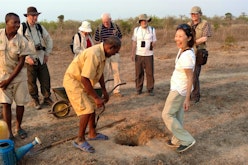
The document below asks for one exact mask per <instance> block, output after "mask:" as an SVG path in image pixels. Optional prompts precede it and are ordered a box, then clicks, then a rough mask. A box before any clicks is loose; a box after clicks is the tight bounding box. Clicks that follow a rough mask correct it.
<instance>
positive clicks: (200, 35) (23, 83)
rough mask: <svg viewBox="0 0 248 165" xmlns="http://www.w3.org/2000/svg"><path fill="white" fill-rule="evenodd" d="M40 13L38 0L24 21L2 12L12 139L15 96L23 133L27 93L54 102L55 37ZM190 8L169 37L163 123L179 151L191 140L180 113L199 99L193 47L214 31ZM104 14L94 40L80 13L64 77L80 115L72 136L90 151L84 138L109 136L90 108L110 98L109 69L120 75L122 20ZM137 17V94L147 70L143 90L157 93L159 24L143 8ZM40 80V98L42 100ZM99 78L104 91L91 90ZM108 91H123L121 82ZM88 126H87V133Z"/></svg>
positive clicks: (1, 88)
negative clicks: (171, 63) (171, 52)
mask: <svg viewBox="0 0 248 165" xmlns="http://www.w3.org/2000/svg"><path fill="white" fill-rule="evenodd" d="M39 14H41V13H40V12H38V11H37V9H36V8H35V7H29V8H28V9H27V13H26V14H24V16H25V17H27V20H26V22H25V23H22V24H21V23H20V18H19V16H18V15H17V14H15V13H8V14H7V15H6V17H5V23H6V27H5V29H1V30H0V40H1V42H0V56H1V57H0V102H1V104H2V105H3V119H4V120H5V121H6V123H7V125H8V130H9V133H10V136H9V138H10V139H13V138H14V136H13V133H12V129H11V128H12V127H11V105H12V103H13V101H14V102H15V103H16V131H17V134H18V135H19V136H20V137H21V138H26V137H27V132H26V131H25V130H24V129H23V128H22V127H21V123H22V118H23V114H24V109H25V108H24V106H25V104H26V103H27V102H28V101H29V95H30V96H31V97H32V99H33V102H34V106H35V108H36V109H41V108H42V105H44V104H48V105H52V104H53V101H52V99H51V97H50V96H51V92H50V88H51V86H50V75H49V70H48V67H47V62H48V58H49V54H50V53H51V51H52V48H53V41H52V39H51V37H50V35H49V33H48V32H47V30H46V29H45V28H44V27H43V26H42V25H40V24H38V23H37V19H38V16H39ZM190 14H191V18H192V20H191V21H190V22H188V23H187V24H180V25H179V26H178V27H177V28H176V34H175V38H174V39H175V42H176V45H177V47H178V48H179V51H178V53H177V57H176V59H175V70H174V71H173V74H172V77H171V85H170V92H169V94H168V96H167V99H166V102H165V106H164V109H163V112H162V118H163V120H164V123H165V125H166V127H167V128H168V129H169V130H170V131H171V132H172V134H173V136H172V138H171V139H170V140H169V141H168V142H167V145H168V146H170V147H176V148H177V151H178V152H183V151H185V150H187V149H188V148H190V147H191V146H193V145H194V144H195V139H194V138H193V137H192V135H191V134H190V133H189V132H188V131H187V130H185V129H184V128H183V115H184V111H188V110H189V107H190V101H191V100H194V101H195V102H199V100H200V88H199V75H200V71H201V65H198V64H197V63H196V58H197V52H198V50H200V49H203V48H204V49H205V48H206V42H207V38H208V37H210V36H211V30H210V25H209V24H208V22H207V21H206V20H203V19H201V15H202V11H201V8H200V7H198V6H195V7H193V8H192V9H191V13H190ZM101 19H102V24H101V25H99V26H98V27H97V29H96V31H95V35H94V36H95V38H94V40H93V38H92V36H91V32H92V29H91V25H90V23H89V22H88V21H83V22H82V24H81V26H80V27H79V28H78V29H79V32H78V33H77V34H75V36H74V44H73V45H74V46H73V51H74V52H75V55H74V59H73V60H72V62H71V63H70V65H69V66H68V68H67V70H66V72H65V75H64V78H63V86H64V88H65V90H66V94H67V96H68V98H69V101H70V103H71V105H72V107H73V109H74V111H75V113H76V114H77V116H78V117H79V130H78V138H77V139H76V140H75V141H74V142H73V146H74V147H76V148H78V149H80V150H83V151H85V152H89V153H93V152H95V149H94V147H93V146H91V145H90V144H89V143H88V141H90V140H108V139H109V138H108V136H107V135H104V134H102V133H98V132H96V129H95V127H96V125H95V117H96V114H95V110H96V108H100V107H104V104H105V103H107V102H108V100H109V94H108V92H107V87H105V81H106V80H108V79H109V78H110V77H111V74H113V78H114V85H115V86H116V85H118V84H119V83H121V79H120V73H119V62H120V54H119V51H120V48H121V38H122V33H121V30H120V28H119V26H118V25H117V24H115V23H114V22H112V20H111V16H110V14H109V13H104V14H102V16H101ZM138 19H139V20H138V23H139V26H138V27H136V28H135V29H134V31H133V36H132V49H131V50H132V51H131V59H132V60H133V61H134V62H135V84H136V86H135V87H136V95H141V94H142V92H143V84H144V77H145V74H146V79H147V83H146V84H147V87H146V88H147V94H148V95H149V96H154V95H155V94H154V51H153V49H154V46H155V45H156V44H155V43H156V41H157V38H156V31H155V28H154V27H152V26H149V22H150V21H151V18H150V17H148V16H147V15H146V14H141V15H139V17H138ZM37 80H39V83H40V91H41V93H42V95H43V98H44V99H43V103H42V104H40V99H39V90H38V86H37V83H36V81H37ZM97 83H99V84H100V86H101V89H102V96H99V95H98V94H97V93H96V91H95V90H94V86H95V84H97ZM28 91H29V94H28ZM192 91H193V92H192ZM194 91H195V92H194ZM113 94H114V95H116V96H120V97H122V93H121V92H120V88H119V87H117V88H116V89H115V90H114V91H113ZM87 126H88V127H89V133H88V136H87V138H86V137H85V134H86V128H87Z"/></svg>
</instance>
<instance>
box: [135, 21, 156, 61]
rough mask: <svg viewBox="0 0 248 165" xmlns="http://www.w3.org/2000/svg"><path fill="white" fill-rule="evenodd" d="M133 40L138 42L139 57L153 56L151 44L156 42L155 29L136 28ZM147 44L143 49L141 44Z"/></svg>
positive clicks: (149, 27)
mask: <svg viewBox="0 0 248 165" xmlns="http://www.w3.org/2000/svg"><path fill="white" fill-rule="evenodd" d="M132 40H133V41H136V43H137V44H136V55H139V56H152V55H153V50H150V43H151V42H156V41H157V38H156V33H155V28H153V27H151V26H148V27H147V28H142V27H141V26H139V27H136V28H135V29H134V32H133V36H132ZM142 41H144V42H145V46H144V47H141V42H142Z"/></svg>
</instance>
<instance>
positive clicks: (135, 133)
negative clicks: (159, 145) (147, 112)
mask: <svg viewBox="0 0 248 165" xmlns="http://www.w3.org/2000/svg"><path fill="white" fill-rule="evenodd" d="M156 137H165V133H164V131H163V130H161V129H159V126H158V124H157V122H154V121H151V120H149V121H139V122H137V123H134V124H131V125H126V126H123V127H122V128H119V131H118V133H117V134H116V135H115V143H116V144H120V145H126V146H133V147H134V146H142V145H145V144H146V143H147V142H148V141H149V140H151V139H152V138H156Z"/></svg>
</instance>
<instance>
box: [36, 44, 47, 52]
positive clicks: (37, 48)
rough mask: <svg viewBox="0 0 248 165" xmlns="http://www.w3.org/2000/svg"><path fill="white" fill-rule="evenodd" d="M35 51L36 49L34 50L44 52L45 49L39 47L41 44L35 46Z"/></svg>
mask: <svg viewBox="0 0 248 165" xmlns="http://www.w3.org/2000/svg"><path fill="white" fill-rule="evenodd" d="M35 49H36V50H44V51H45V50H46V48H45V47H43V46H42V45H41V43H39V44H37V45H35Z"/></svg>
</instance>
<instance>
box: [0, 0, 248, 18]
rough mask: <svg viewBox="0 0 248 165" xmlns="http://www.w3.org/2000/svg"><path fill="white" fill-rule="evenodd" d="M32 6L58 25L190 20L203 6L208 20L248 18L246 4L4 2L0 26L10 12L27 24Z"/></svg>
mask: <svg viewBox="0 0 248 165" xmlns="http://www.w3.org/2000/svg"><path fill="white" fill-rule="evenodd" d="M29 6H35V7H36V8H37V10H38V12H41V15H40V16H39V21H43V20H46V21H57V20H58V19H57V17H58V16H59V15H64V17H65V20H76V21H83V20H93V21H94V20H96V19H99V18H100V16H101V14H102V13H104V12H108V13H110V14H111V16H112V19H113V20H115V19H128V18H131V17H132V18H135V17H136V16H138V15H140V14H143V13H146V14H147V15H149V16H157V17H159V18H164V17H168V16H176V17H179V16H180V15H186V16H188V17H189V13H190V9H191V7H193V6H200V7H201V9H202V12H203V14H204V15H206V16H209V17H213V16H215V15H216V16H225V13H228V12H230V13H231V14H232V15H233V16H236V17H237V16H240V15H241V13H242V12H244V13H246V14H248V3H247V2H246V0H89V1H86V0H5V2H2V3H1V7H0V16H1V17H0V22H4V18H5V15H6V14H7V13H9V12H14V13H16V14H18V15H19V16H20V18H21V21H25V17H24V16H23V14H24V13H26V12H27V7H29Z"/></svg>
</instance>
